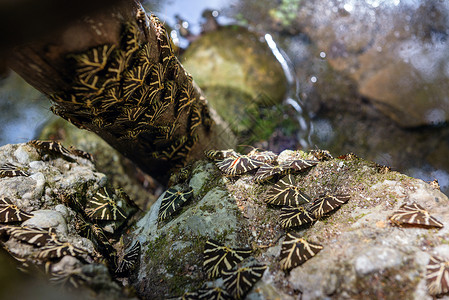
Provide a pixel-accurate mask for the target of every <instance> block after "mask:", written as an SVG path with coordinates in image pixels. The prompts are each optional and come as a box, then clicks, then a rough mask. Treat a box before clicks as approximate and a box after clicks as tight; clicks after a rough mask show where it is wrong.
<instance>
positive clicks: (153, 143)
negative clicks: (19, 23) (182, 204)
mask: <svg viewBox="0 0 449 300" xmlns="http://www.w3.org/2000/svg"><path fill="white" fill-rule="evenodd" d="M10 66H11V68H12V69H13V70H15V71H16V72H17V73H18V74H19V75H21V76H22V77H23V78H24V79H25V80H26V81H27V82H28V83H30V84H31V85H33V86H34V87H36V88H37V89H38V90H40V91H41V92H43V93H45V94H46V95H48V96H49V97H50V98H51V100H52V101H53V102H54V104H55V105H54V106H53V107H52V111H53V112H54V113H56V114H57V115H59V116H61V117H63V118H64V119H66V120H69V121H70V122H72V123H73V124H75V125H76V126H78V127H79V128H83V129H87V130H90V131H93V132H95V133H97V134H98V135H99V136H101V137H102V138H103V139H104V140H106V141H107V142H108V143H109V144H111V145H112V146H113V147H115V148H116V149H117V150H118V151H119V152H121V153H123V154H124V155H125V156H126V157H128V158H130V159H131V160H132V161H134V162H135V163H136V164H137V165H138V166H139V167H140V168H142V169H143V170H144V171H146V172H147V173H148V174H150V175H152V176H154V177H155V178H157V179H159V180H162V181H166V180H167V179H168V177H169V175H170V173H171V172H172V171H173V170H175V169H177V168H179V167H181V166H183V165H185V164H186V163H187V162H189V161H191V160H194V159H198V158H201V157H202V156H203V153H204V150H207V149H211V148H218V149H224V148H231V147H233V146H234V145H235V139H234V137H233V136H232V134H231V133H230V132H229V130H227V128H226V127H225V124H224V123H223V122H222V121H220V120H219V118H218V117H217V116H216V114H215V113H214V112H213V111H209V109H208V105H207V101H206V99H205V98H204V97H203V96H202V94H201V91H200V90H199V89H198V88H197V87H196V86H195V84H194V83H193V81H192V78H191V76H190V75H189V74H188V73H187V72H186V71H185V70H184V68H183V67H182V65H181V64H180V62H179V61H178V59H177V58H176V56H175V55H174V52H173V49H172V44H171V40H170V38H169V36H168V35H167V32H166V30H165V28H164V26H163V25H162V24H161V22H160V21H159V20H158V18H157V17H156V16H154V15H151V16H148V15H147V14H146V13H145V11H144V10H143V8H142V7H141V6H140V4H138V3H134V2H130V1H125V2H123V3H121V4H120V5H119V6H116V7H113V8H111V9H107V10H104V11H102V12H100V13H97V14H95V15H92V16H86V17H84V18H83V19H82V20H79V21H77V22H75V23H73V24H71V25H70V26H69V27H67V28H66V29H65V30H63V31H61V32H60V33H58V34H57V35H55V36H52V37H51V39H50V38H47V39H44V40H42V41H40V42H34V43H32V44H28V45H23V46H20V47H17V49H14V51H13V55H12V59H11V60H10Z"/></svg>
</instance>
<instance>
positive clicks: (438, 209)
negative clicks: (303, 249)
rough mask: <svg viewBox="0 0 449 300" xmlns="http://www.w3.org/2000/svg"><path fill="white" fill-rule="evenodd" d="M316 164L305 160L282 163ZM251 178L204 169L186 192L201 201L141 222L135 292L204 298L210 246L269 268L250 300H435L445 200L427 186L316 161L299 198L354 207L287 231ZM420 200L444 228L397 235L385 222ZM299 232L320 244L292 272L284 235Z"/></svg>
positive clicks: (447, 223)
mask: <svg viewBox="0 0 449 300" xmlns="http://www.w3.org/2000/svg"><path fill="white" fill-rule="evenodd" d="M289 157H290V159H292V158H293V157H295V159H298V158H308V159H313V157H312V156H311V155H308V154H307V153H304V152H298V151H290V152H285V153H283V154H282V155H281V158H282V159H283V160H284V161H285V160H289ZM253 176H254V175H253V174H247V175H243V176H241V177H240V178H229V177H224V176H223V175H222V174H221V172H220V171H219V170H218V169H217V168H216V167H215V166H213V163H210V162H205V161H202V162H198V163H196V164H195V166H194V168H193V177H192V179H191V180H190V182H188V184H189V185H190V186H191V187H192V188H193V189H194V192H195V196H194V198H193V199H191V200H190V201H189V202H188V203H186V204H185V206H184V207H183V208H182V210H181V211H180V212H178V213H175V214H174V215H173V216H171V217H170V218H169V219H168V220H167V221H165V222H158V221H157V216H158V211H159V206H160V203H161V201H162V198H163V196H161V197H160V198H159V199H158V200H157V202H156V204H155V205H154V206H153V207H152V208H151V209H150V210H149V211H148V212H147V214H146V215H145V216H144V217H143V218H142V219H141V220H140V222H139V223H138V224H137V227H136V228H135V230H134V232H133V235H134V239H137V240H139V241H141V243H142V250H143V251H142V252H143V255H142V257H141V261H140V270H139V273H138V275H137V276H136V277H135V278H133V280H132V285H133V286H134V287H135V288H136V291H137V293H138V294H139V295H140V296H141V297H145V298H154V299H164V298H168V297H175V296H181V295H183V293H185V292H188V291H195V290H198V289H199V288H200V287H201V286H202V285H203V283H205V282H208V284H209V285H221V284H222V281H221V279H219V280H211V279H208V277H207V274H206V273H205V271H204V269H203V268H202V265H203V262H204V256H203V251H204V245H205V242H206V240H208V239H213V240H217V241H219V242H221V243H223V244H225V245H227V246H229V247H231V248H244V247H250V248H252V249H253V254H252V258H251V259H250V261H252V262H256V261H257V262H259V263H261V264H265V265H266V266H267V267H268V268H267V270H266V271H265V273H264V275H263V277H262V279H261V280H260V281H258V283H256V285H255V287H254V288H253V289H252V290H251V291H250V293H249V294H248V295H247V297H246V299H275V298H280V299H296V298H297V297H299V296H300V295H302V299H323V298H326V297H332V298H337V299H339V298H358V297H359V298H363V297H365V298H367V297H368V298H373V297H378V296H379V295H382V297H386V298H388V297H397V296H398V295H401V297H402V298H406V299H411V298H415V299H431V296H430V295H429V294H428V291H427V288H426V284H425V269H426V265H427V263H428V260H429V257H430V255H435V254H438V255H440V256H442V257H444V258H445V259H449V248H448V247H447V246H446V245H445V243H446V241H447V240H449V206H448V202H449V199H448V198H447V197H446V196H445V195H444V194H442V193H441V192H440V191H439V190H437V189H434V188H433V187H431V186H430V185H429V184H427V183H425V182H423V181H421V180H418V179H414V178H411V177H408V176H405V175H403V174H400V173H398V172H391V171H388V169H385V168H381V166H379V165H377V164H375V163H372V162H368V161H365V160H363V159H359V158H357V157H355V156H347V157H346V158H345V159H331V160H329V161H324V162H319V163H318V164H317V165H316V166H314V167H313V168H311V169H309V170H308V171H305V172H302V173H297V175H295V179H296V182H297V185H298V186H299V187H300V190H301V191H303V192H305V193H306V194H308V195H309V196H310V197H311V198H316V197H317V196H318V195H320V194H322V193H330V194H337V193H340V194H348V195H350V197H351V198H350V200H349V201H348V202H347V203H346V204H344V205H342V206H341V208H340V209H338V210H336V211H335V212H333V213H332V214H330V215H329V216H328V217H324V218H322V219H320V220H318V221H316V222H314V223H313V225H311V226H309V227H307V226H306V227H304V226H303V227H297V228H291V229H283V228H282V227H281V226H280V219H279V218H280V212H281V211H280V209H279V207H275V206H267V204H266V203H265V201H264V199H265V198H266V196H267V190H268V189H270V187H271V186H272V185H273V184H274V183H275V182H276V181H275V180H274V181H269V182H267V183H265V184H257V183H255V182H254V181H253ZM412 202H416V203H418V204H419V205H421V206H423V207H424V208H425V209H426V210H427V211H428V212H429V213H430V214H431V215H432V216H433V217H435V218H436V219H437V220H438V221H440V222H441V223H443V224H444V227H443V228H442V229H440V230H437V229H432V228H430V229H429V228H420V227H399V226H396V225H394V224H393V223H390V221H389V217H390V216H391V215H392V214H393V213H394V212H395V211H396V210H397V209H398V208H399V206H401V205H402V204H404V203H412ZM287 232H296V233H297V234H299V235H301V236H302V237H303V238H305V239H306V240H310V241H313V242H315V243H318V244H320V245H322V246H323V250H322V251H320V252H319V253H318V254H317V255H315V256H314V257H313V258H311V259H310V260H308V261H306V262H305V263H304V264H302V265H301V266H298V267H296V268H293V269H292V270H291V271H290V272H286V271H283V270H282V269H281V267H280V264H279V261H280V258H279V255H280V251H281V246H282V243H283V241H284V236H285V234H286V233H287Z"/></svg>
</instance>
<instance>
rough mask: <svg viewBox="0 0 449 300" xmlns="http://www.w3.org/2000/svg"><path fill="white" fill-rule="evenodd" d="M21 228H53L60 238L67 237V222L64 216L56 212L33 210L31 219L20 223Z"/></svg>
mask: <svg viewBox="0 0 449 300" xmlns="http://www.w3.org/2000/svg"><path fill="white" fill-rule="evenodd" d="M22 225H23V226H29V227H38V228H54V229H56V232H57V233H58V234H60V235H62V236H67V233H68V230H67V222H66V220H65V219H64V216H63V215H62V214H61V213H60V212H58V211H56V210H48V209H43V210H35V211H33V217H32V218H30V219H28V220H26V221H25V222H23V223H22Z"/></svg>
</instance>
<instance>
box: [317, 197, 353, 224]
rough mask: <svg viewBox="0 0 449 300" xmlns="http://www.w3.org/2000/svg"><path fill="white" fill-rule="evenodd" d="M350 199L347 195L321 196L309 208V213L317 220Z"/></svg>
mask: <svg viewBox="0 0 449 300" xmlns="http://www.w3.org/2000/svg"><path fill="white" fill-rule="evenodd" d="M350 198H351V197H350V196H349V195H343V194H342V195H336V196H333V195H328V194H325V195H321V196H320V197H318V198H317V199H316V200H315V201H313V203H312V205H311V206H310V207H309V209H308V210H309V212H310V213H311V214H312V215H313V216H314V217H315V218H316V219H319V218H321V217H322V216H324V215H325V214H327V213H329V212H331V211H333V210H335V209H337V208H338V207H340V206H341V205H343V204H345V203H346V202H348V200H349V199H350Z"/></svg>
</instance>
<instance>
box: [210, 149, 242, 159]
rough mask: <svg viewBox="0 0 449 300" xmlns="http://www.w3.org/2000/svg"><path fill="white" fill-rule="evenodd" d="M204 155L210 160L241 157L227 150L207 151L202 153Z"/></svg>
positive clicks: (231, 150)
mask: <svg viewBox="0 0 449 300" xmlns="http://www.w3.org/2000/svg"><path fill="white" fill-rule="evenodd" d="M204 155H205V156H206V157H207V158H209V159H211V160H223V159H225V158H230V157H234V158H237V157H239V156H241V155H240V154H239V153H237V152H235V151H234V150H233V149H228V150H208V151H205V152H204Z"/></svg>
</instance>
